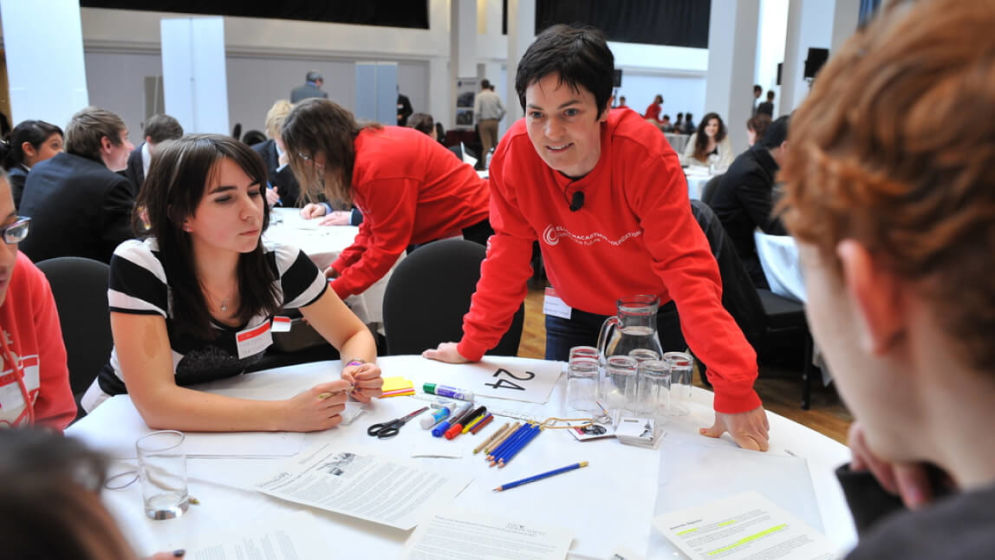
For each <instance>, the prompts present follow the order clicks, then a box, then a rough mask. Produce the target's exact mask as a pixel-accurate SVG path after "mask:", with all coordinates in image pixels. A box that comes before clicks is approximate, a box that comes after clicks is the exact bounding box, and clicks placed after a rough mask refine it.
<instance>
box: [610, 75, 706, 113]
mask: <svg viewBox="0 0 995 560" xmlns="http://www.w3.org/2000/svg"><path fill="white" fill-rule="evenodd" d="M658 93H659V94H660V95H662V96H663V112H662V113H661V116H662V115H664V114H666V115H670V120H671V121H674V120H675V119H676V118H677V113H687V112H688V111H690V112H691V113H693V114H694V116H695V122H696V123H697V122H698V121H699V120H700V119H701V116H702V115H704V114H705V113H707V112H708V111H707V110H705V77H704V76H675V75H666V74H658V73H653V72H647V71H636V70H628V71H626V70H624V69H623V71H622V87H620V88H618V95H619V96H622V95H624V96H625V103H626V105H628V106H629V107H630V108H631V109H632V110H633V111H636V112H638V113H640V114H642V113H643V112H645V111H646V107H648V106H649V104H650V103H652V101H653V98H654V97H655V96H656V94H658Z"/></svg>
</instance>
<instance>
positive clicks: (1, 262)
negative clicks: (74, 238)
mask: <svg viewBox="0 0 995 560" xmlns="http://www.w3.org/2000/svg"><path fill="white" fill-rule="evenodd" d="M10 191H11V189H10V182H9V181H8V180H7V176H6V174H4V173H3V172H2V171H0V428H10V427H15V426H26V425H31V424H39V425H42V426H47V427H49V428H52V429H55V430H59V431H61V430H63V429H65V427H66V426H68V425H69V423H70V422H72V420H73V418H75V417H76V401H75V400H74V399H73V392H72V389H71V388H70V386H69V369H68V368H67V366H66V347H65V345H64V344H63V342H62V329H61V328H60V327H59V314H58V312H57V311H56V309H55V299H54V298H53V297H52V289H51V288H50V287H49V284H48V280H47V279H46V278H45V275H44V274H43V273H42V272H41V271H40V270H38V268H37V267H36V266H35V265H34V263H32V262H31V260H30V259H29V258H28V257H27V256H25V255H24V254H23V253H21V252H20V251H18V244H19V243H20V242H21V241H24V238H26V237H27V236H28V229H29V226H30V224H31V219H30V218H24V217H21V216H18V215H17V211H16V210H15V208H14V198H13V196H12V195H11V192H10Z"/></svg>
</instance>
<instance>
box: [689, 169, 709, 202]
mask: <svg viewBox="0 0 995 560" xmlns="http://www.w3.org/2000/svg"><path fill="white" fill-rule="evenodd" d="M684 177H685V178H686V179H687V182H688V197H689V198H690V199H691V200H701V194H702V191H704V190H705V185H707V184H708V182H709V181H710V180H711V179H712V178H713V177H715V175H712V174H711V173H710V172H709V169H708V168H707V167H699V166H691V167H686V168H684Z"/></svg>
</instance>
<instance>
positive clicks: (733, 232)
mask: <svg viewBox="0 0 995 560" xmlns="http://www.w3.org/2000/svg"><path fill="white" fill-rule="evenodd" d="M777 169H778V166H777V162H775V161H774V158H773V157H772V156H771V155H770V151H769V150H767V148H764V147H762V146H759V145H756V146H754V147H752V148H750V149H749V150H746V151H745V152H743V153H742V154H740V155H739V156H737V157H736V159H735V161H733V162H732V165H730V166H729V170H728V171H727V172H726V173H725V175H723V176H722V178H721V179H720V180H719V182H718V184H717V185H716V186H715V190H714V191H713V193H712V195H711V199H710V200H709V201H708V202H709V205H710V206H711V207H712V210H714V211H715V215H717V216H718V217H719V220H720V221H721V222H722V225H723V226H724V227H725V229H726V232H727V233H728V234H729V237H730V238H731V239H732V242H733V245H735V247H736V253H737V254H738V255H739V258H740V259H741V260H742V261H743V266H745V267H746V271H747V272H749V274H750V278H751V279H752V280H753V283H754V284H755V285H756V286H757V287H758V288H765V287H767V279H766V278H765V277H764V273H763V269H762V268H761V267H760V258H759V257H758V256H757V246H756V244H755V243H754V241H753V230H755V229H756V228H760V229H761V230H762V231H763V232H764V233H769V234H772V235H787V232H786V231H785V230H784V226H783V225H781V222H780V220H778V219H775V218H773V217H771V210H772V209H773V197H772V194H771V193H772V191H773V188H774V175H775V174H776V173H777Z"/></svg>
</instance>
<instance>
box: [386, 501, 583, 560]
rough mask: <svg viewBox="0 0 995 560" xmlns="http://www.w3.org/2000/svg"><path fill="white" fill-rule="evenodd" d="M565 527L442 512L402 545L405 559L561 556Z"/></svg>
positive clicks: (559, 559) (566, 543) (566, 544)
mask: <svg viewBox="0 0 995 560" xmlns="http://www.w3.org/2000/svg"><path fill="white" fill-rule="evenodd" d="M571 541H573V535H572V534H571V533H570V531H569V530H567V529H562V528H559V527H549V526H541V525H535V524H533V523H523V522H520V521H514V520H511V519H501V518H498V517H491V516H487V515H481V514H479V513H473V512H467V511H462V512H446V513H445V514H436V515H435V516H433V517H432V518H431V519H427V520H425V521H424V522H423V523H422V524H421V525H419V526H418V528H417V529H415V532H414V533H412V535H411V537H410V538H409V539H408V542H407V544H406V545H405V547H404V558H405V559H406V560H563V559H564V558H566V556H567V549H569V548H570V542H571Z"/></svg>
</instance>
